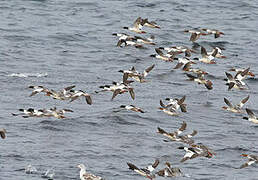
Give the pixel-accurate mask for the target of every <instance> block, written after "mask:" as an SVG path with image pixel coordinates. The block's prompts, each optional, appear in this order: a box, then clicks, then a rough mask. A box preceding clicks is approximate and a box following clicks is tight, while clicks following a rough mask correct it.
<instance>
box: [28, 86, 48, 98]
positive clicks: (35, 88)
mask: <svg viewBox="0 0 258 180" xmlns="http://www.w3.org/2000/svg"><path fill="white" fill-rule="evenodd" d="M29 88H30V89H33V91H32V93H31V94H30V95H29V96H30V97H31V96H34V95H35V94H38V93H40V92H45V93H47V92H49V89H47V88H45V87H43V86H29Z"/></svg>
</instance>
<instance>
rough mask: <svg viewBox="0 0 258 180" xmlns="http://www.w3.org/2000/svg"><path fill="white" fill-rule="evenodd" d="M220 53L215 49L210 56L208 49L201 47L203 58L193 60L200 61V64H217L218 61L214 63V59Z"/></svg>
mask: <svg viewBox="0 0 258 180" xmlns="http://www.w3.org/2000/svg"><path fill="white" fill-rule="evenodd" d="M217 53H218V49H215V50H214V52H213V53H212V54H208V53H207V51H206V49H205V48H204V47H201V55H202V57H201V58H193V60H198V61H200V62H203V63H206V64H216V61H214V58H215V57H216V55H217Z"/></svg>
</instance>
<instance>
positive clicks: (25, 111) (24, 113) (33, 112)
mask: <svg viewBox="0 0 258 180" xmlns="http://www.w3.org/2000/svg"><path fill="white" fill-rule="evenodd" d="M19 111H21V113H18V114H15V113H12V115H13V116H19V115H22V117H24V118H28V117H33V116H36V114H37V113H39V112H40V111H39V112H38V111H36V110H35V109H33V108H28V109H19ZM38 116H39V115H38Z"/></svg>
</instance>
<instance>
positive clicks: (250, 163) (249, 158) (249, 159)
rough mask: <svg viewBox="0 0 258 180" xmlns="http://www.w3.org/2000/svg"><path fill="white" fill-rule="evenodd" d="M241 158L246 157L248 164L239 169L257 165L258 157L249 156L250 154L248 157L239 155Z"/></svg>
mask: <svg viewBox="0 0 258 180" xmlns="http://www.w3.org/2000/svg"><path fill="white" fill-rule="evenodd" d="M241 156H243V157H247V158H248V162H246V163H244V164H242V165H241V166H240V169H242V168H245V167H247V166H250V165H252V164H254V163H258V156H255V155H251V154H250V155H248V154H241Z"/></svg>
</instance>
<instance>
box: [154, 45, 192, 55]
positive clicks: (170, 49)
mask: <svg viewBox="0 0 258 180" xmlns="http://www.w3.org/2000/svg"><path fill="white" fill-rule="evenodd" d="M159 49H162V50H165V51H167V52H173V53H175V54H181V53H185V57H190V56H191V55H192V53H196V52H195V51H194V50H193V49H190V48H188V47H186V46H172V47H159Z"/></svg>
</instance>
